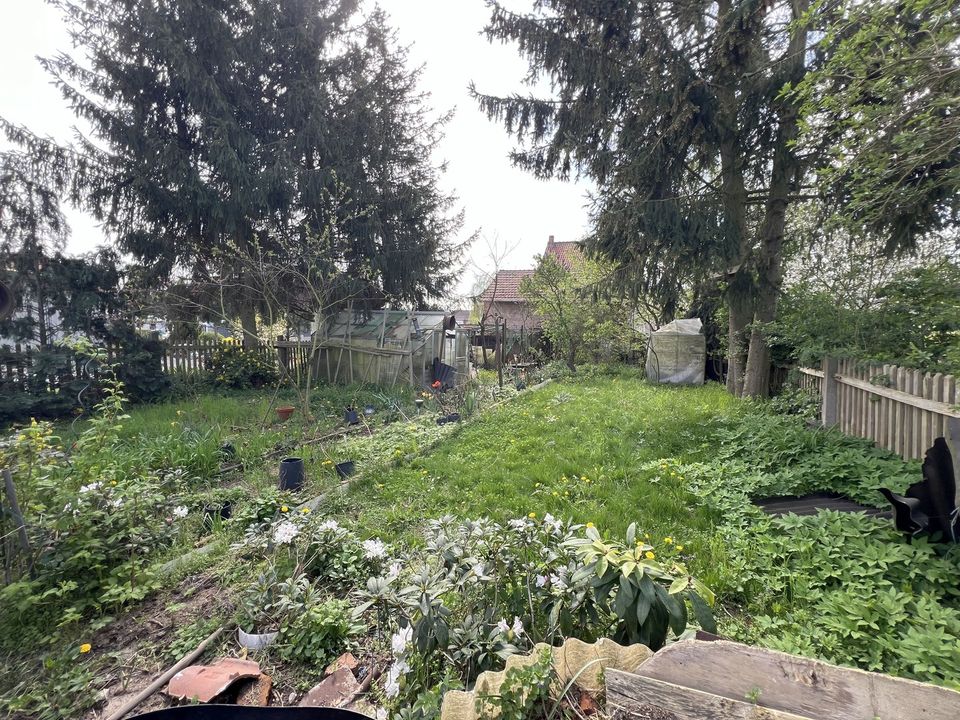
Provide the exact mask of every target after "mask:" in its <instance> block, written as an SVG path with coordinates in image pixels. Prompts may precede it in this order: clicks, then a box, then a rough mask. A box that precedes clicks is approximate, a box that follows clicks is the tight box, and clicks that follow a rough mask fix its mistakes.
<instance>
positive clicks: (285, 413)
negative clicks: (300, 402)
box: [277, 405, 296, 422]
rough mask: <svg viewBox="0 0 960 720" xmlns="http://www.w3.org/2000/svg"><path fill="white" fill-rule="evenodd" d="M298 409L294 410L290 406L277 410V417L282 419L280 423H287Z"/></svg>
mask: <svg viewBox="0 0 960 720" xmlns="http://www.w3.org/2000/svg"><path fill="white" fill-rule="evenodd" d="M295 409H296V408H293V407H291V406H289V405H284V406H283V407H278V408H277V417H278V418H280V422H286V421H287V420H289V419H290V416H291V415H293V411H294V410H295Z"/></svg>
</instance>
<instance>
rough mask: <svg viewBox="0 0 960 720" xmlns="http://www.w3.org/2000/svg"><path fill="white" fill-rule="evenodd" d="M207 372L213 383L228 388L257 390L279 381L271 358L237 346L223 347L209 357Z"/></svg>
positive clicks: (278, 374)
mask: <svg viewBox="0 0 960 720" xmlns="http://www.w3.org/2000/svg"><path fill="white" fill-rule="evenodd" d="M207 370H208V371H209V372H210V376H211V378H212V379H213V381H214V382H215V383H216V384H218V385H221V386H224V387H230V388H258V387H263V386H264V385H271V384H273V383H276V382H277V381H278V380H279V379H280V373H279V372H278V370H277V366H276V365H275V364H274V362H273V360H272V359H271V358H266V357H264V356H263V355H261V354H260V353H259V352H256V351H250V350H244V349H243V348H242V347H240V346H237V345H223V346H221V347H218V348H216V349H215V350H214V351H213V353H211V355H210V360H209V363H208V365H207Z"/></svg>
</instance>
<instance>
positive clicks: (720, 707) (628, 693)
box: [606, 670, 812, 720]
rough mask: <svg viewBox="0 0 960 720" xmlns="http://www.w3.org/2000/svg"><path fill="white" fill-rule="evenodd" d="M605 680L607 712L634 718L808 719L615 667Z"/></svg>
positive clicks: (657, 719) (718, 719) (686, 719)
mask: <svg viewBox="0 0 960 720" xmlns="http://www.w3.org/2000/svg"><path fill="white" fill-rule="evenodd" d="M606 682H607V712H608V714H611V715H614V716H620V715H626V716H628V717H629V718H633V719H634V720H812V719H811V718H809V717H805V716H802V715H794V714H793V713H788V712H783V711H781V710H770V709H768V708H764V707H762V706H760V705H756V704H754V703H751V702H747V701H745V700H744V701H741V700H731V699H730V698H725V697H721V696H719V695H712V694H710V693H705V692H702V691H700V690H693V689H691V688H688V687H682V686H680V685H674V684H673V683H668V682H664V681H662V680H654V679H653V678H646V677H641V676H639V675H633V674H631V673H625V672H621V671H619V670H608V671H607V673H606Z"/></svg>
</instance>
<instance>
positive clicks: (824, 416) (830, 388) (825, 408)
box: [820, 358, 840, 427]
mask: <svg viewBox="0 0 960 720" xmlns="http://www.w3.org/2000/svg"><path fill="white" fill-rule="evenodd" d="M837 368H838V363H837V359H836V358H824V360H823V372H824V378H823V384H822V385H821V386H820V421H821V422H822V423H823V426H824V427H833V426H835V425H836V424H837V422H838V420H839V418H838V416H839V407H838V403H839V400H840V399H839V396H838V393H837V388H838V385H837V381H836V375H837Z"/></svg>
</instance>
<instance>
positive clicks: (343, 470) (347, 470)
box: [333, 460, 357, 480]
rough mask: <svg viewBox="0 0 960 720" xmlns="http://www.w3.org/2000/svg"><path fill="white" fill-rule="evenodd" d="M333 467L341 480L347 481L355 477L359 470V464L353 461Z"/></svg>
mask: <svg viewBox="0 0 960 720" xmlns="http://www.w3.org/2000/svg"><path fill="white" fill-rule="evenodd" d="M333 467H334V469H335V470H336V471H337V475H339V476H340V477H341V479H343V480H346V479H347V478H348V477H350V476H351V475H353V473H354V471H355V470H356V469H357V464H356V463H355V462H354V461H353V460H345V461H343V462H342V463H337V464H336V465H334V466H333Z"/></svg>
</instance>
